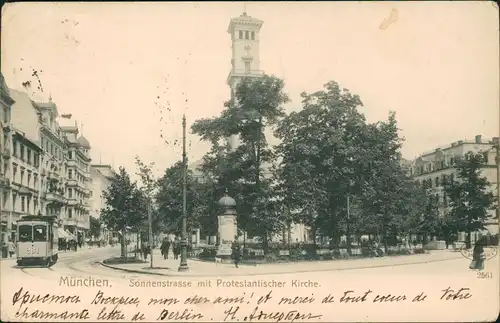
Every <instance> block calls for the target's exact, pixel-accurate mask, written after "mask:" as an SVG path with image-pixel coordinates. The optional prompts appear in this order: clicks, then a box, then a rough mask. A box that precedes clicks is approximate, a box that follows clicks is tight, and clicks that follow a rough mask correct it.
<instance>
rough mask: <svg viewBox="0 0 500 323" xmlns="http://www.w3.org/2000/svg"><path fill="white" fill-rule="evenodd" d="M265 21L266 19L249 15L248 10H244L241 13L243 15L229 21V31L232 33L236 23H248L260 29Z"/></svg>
mask: <svg viewBox="0 0 500 323" xmlns="http://www.w3.org/2000/svg"><path fill="white" fill-rule="evenodd" d="M263 23H264V21H262V20H259V19H257V18H253V17H251V16H249V15H247V13H246V12H244V13H242V14H241V16H239V17H236V18H233V19H231V21H230V22H229V26H228V27H227V32H228V33H230V34H232V33H233V29H234V26H235V25H248V26H253V27H257V28H258V29H260V27H262V24H263Z"/></svg>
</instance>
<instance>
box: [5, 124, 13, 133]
mask: <svg viewBox="0 0 500 323" xmlns="http://www.w3.org/2000/svg"><path fill="white" fill-rule="evenodd" d="M11 130H12V129H11V128H10V123H5V122H4V123H3V131H5V132H7V133H8V132H10V131H11Z"/></svg>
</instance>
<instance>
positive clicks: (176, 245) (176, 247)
mask: <svg viewBox="0 0 500 323" xmlns="http://www.w3.org/2000/svg"><path fill="white" fill-rule="evenodd" d="M172 252H173V253H174V259H179V254H180V253H181V246H180V243H179V239H178V238H175V240H174V241H172Z"/></svg>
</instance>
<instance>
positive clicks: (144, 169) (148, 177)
mask: <svg viewBox="0 0 500 323" xmlns="http://www.w3.org/2000/svg"><path fill="white" fill-rule="evenodd" d="M135 164H136V166H137V172H136V174H137V175H138V176H139V178H140V179H141V184H142V185H141V187H140V190H141V191H142V193H143V196H144V206H143V207H144V209H145V213H146V215H147V216H148V218H147V220H146V221H147V222H146V224H145V226H146V231H147V232H149V215H151V230H152V232H151V233H152V235H153V236H154V233H155V231H157V229H158V228H157V225H158V224H159V223H158V221H156V219H155V218H154V215H155V214H156V208H155V201H154V197H155V192H156V190H157V187H158V181H157V179H155V176H154V174H153V167H154V163H150V164H149V165H148V164H145V163H144V162H142V161H141V159H140V158H139V156H135ZM143 227H144V226H143ZM151 238H152V237H149V238H148V240H150V239H151ZM153 241H154V239H153ZM153 241H150V243H151V244H152V243H153Z"/></svg>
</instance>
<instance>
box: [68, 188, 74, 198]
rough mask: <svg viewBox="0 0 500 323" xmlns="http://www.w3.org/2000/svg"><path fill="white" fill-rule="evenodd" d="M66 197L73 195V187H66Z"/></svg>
mask: <svg viewBox="0 0 500 323" xmlns="http://www.w3.org/2000/svg"><path fill="white" fill-rule="evenodd" d="M68 197H69V198H72V197H73V189H72V188H68Z"/></svg>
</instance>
